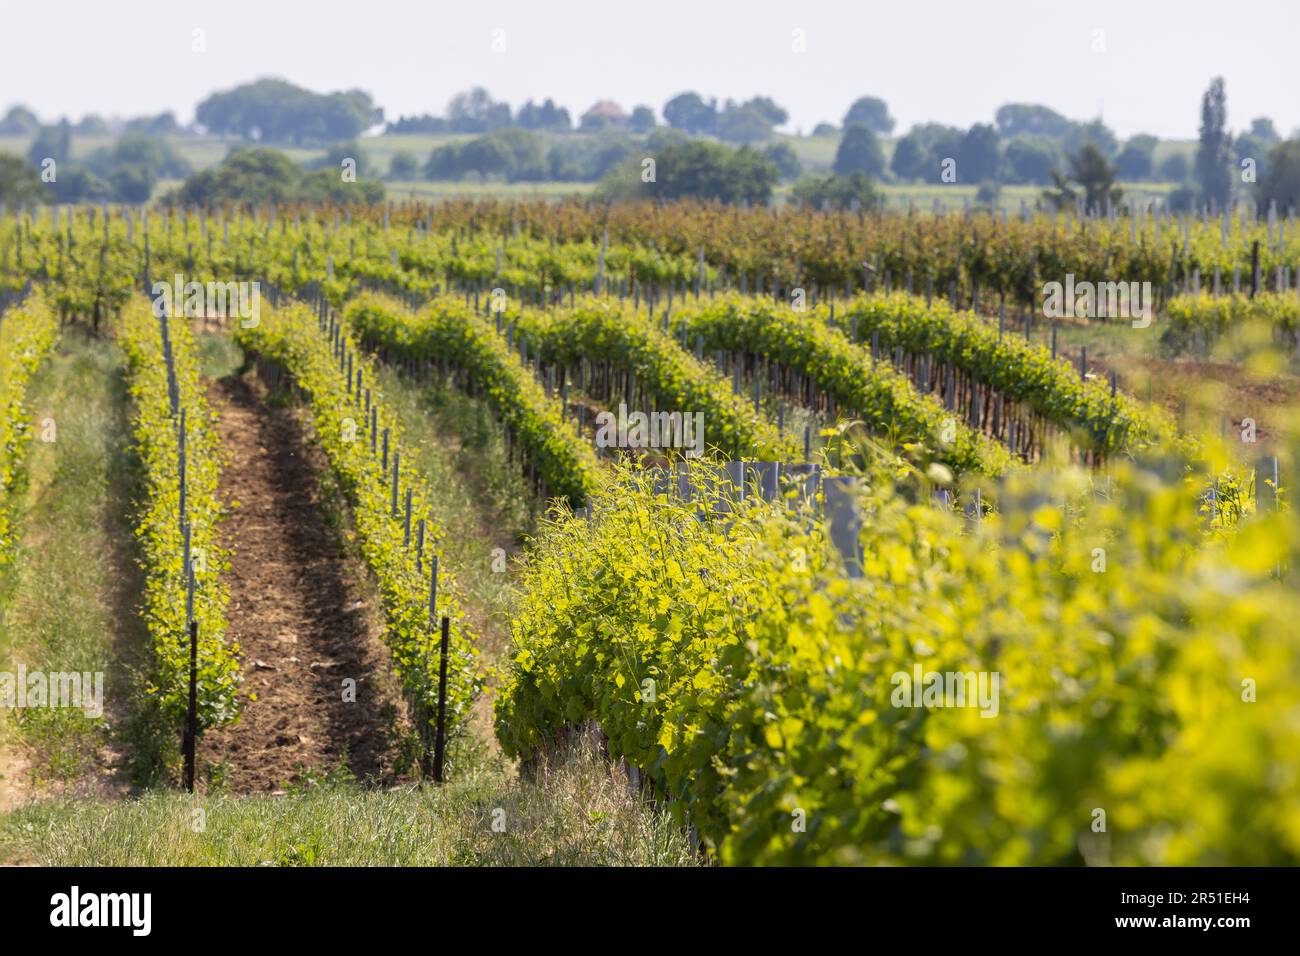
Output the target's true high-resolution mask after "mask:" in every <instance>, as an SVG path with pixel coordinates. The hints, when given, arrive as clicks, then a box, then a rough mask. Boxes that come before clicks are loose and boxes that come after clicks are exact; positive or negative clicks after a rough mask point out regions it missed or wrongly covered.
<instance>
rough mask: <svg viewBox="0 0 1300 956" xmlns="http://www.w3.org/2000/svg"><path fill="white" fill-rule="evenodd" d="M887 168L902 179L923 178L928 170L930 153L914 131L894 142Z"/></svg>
mask: <svg viewBox="0 0 1300 956" xmlns="http://www.w3.org/2000/svg"><path fill="white" fill-rule="evenodd" d="M889 169H890V171H891V172H893V174H894V175H895V176H897V177H898V178H899V179H902V180H917V179H925V177H926V175H927V174H928V173H929V171H930V153H929V151H928V150H926V148H925V146H924V145H922V143H921V138H920V137H919V136H917V135H916V134H915V133H908V134H907V135H906V136H904V137H903V138H901V139H900V140H899V141H898V142H897V143H895V144H894V155H893V157H892V158H891V159H890V160H889Z"/></svg>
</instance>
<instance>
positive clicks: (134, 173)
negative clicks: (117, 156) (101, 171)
mask: <svg viewBox="0 0 1300 956" xmlns="http://www.w3.org/2000/svg"><path fill="white" fill-rule="evenodd" d="M155 183H157V179H156V178H155V177H154V176H153V174H152V173H150V171H149V169H148V168H147V167H144V166H121V167H119V168H117V169H115V170H113V171H112V172H111V173H109V175H108V185H109V186H110V187H111V188H112V190H113V198H114V199H116V200H117V201H118V202H125V203H133V204H136V205H139V204H140V203H145V202H148V201H149V197H150V196H152V195H153V187H154V184H155Z"/></svg>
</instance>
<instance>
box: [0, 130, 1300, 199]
mask: <svg viewBox="0 0 1300 956" xmlns="http://www.w3.org/2000/svg"><path fill="white" fill-rule="evenodd" d="M0 181H2V180H0ZM1257 197H1258V202H1259V208H1260V209H1268V207H1269V204H1270V203H1276V204H1277V208H1278V210H1279V211H1280V212H1283V213H1289V212H1290V211H1291V210H1293V209H1294V210H1297V211H1300V138H1297V139H1291V140H1287V141H1286V142H1284V143H1278V144H1277V145H1275V146H1274V147H1273V148H1272V149H1271V150H1270V151H1269V154H1268V173H1267V175H1265V176H1263V177H1262V178H1261V179H1260V180H1259V186H1258V189H1257Z"/></svg>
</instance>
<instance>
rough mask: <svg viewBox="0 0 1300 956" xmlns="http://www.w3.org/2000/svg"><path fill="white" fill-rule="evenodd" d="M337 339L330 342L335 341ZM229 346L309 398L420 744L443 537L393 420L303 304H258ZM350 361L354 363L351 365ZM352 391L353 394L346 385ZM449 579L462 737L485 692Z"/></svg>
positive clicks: (429, 702) (430, 689)
mask: <svg viewBox="0 0 1300 956" xmlns="http://www.w3.org/2000/svg"><path fill="white" fill-rule="evenodd" d="M335 336H337V337H335ZM235 337H236V341H237V342H238V343H239V345H240V346H241V347H243V348H244V349H245V350H246V351H249V352H252V353H255V354H257V355H259V356H261V357H263V358H266V359H269V360H272V361H275V362H278V363H280V364H281V365H283V366H284V367H285V368H286V369H287V370H288V372H289V374H290V375H291V376H292V378H293V379H294V380H295V381H296V382H297V384H298V385H299V387H301V388H302V389H303V391H304V392H305V393H306V395H307V398H308V402H309V407H310V411H311V418H312V423H313V425H314V427H315V430H316V433H317V435H318V436H319V437H320V441H321V447H322V448H324V450H325V453H326V455H327V456H328V457H329V460H330V464H331V466H332V468H333V470H334V473H335V475H336V476H337V477H338V479H339V482H340V484H341V485H342V486H343V490H344V494H345V495H346V496H347V498H348V500H349V503H350V504H351V505H352V509H353V519H354V522H355V525H356V529H357V534H358V537H359V539H360V544H361V551H362V555H363V557H364V560H365V563H366V565H367V566H368V567H369V568H370V569H371V571H372V572H374V574H375V577H376V579H377V581H378V584H379V589H380V593H381V595H382V598H383V608H384V617H385V621H386V624H387V627H386V632H385V640H386V641H387V643H388V646H389V648H390V649H391V651H392V655H393V667H394V670H395V672H396V673H397V676H398V678H399V679H400V680H401V682H402V686H403V688H404V690H405V692H406V694H407V696H408V699H409V700H410V701H411V703H412V705H413V708H414V710H415V712H416V717H417V723H418V725H419V729H420V732H421V734H422V735H424V736H425V737H426V739H428V737H429V736H430V735H431V732H432V726H433V721H434V718H435V715H436V712H437V705H438V677H439V661H440V653H439V635H438V633H437V628H436V617H434V616H431V615H430V609H429V597H430V584H431V580H430V579H431V563H432V559H433V557H434V556H439V557H440V556H441V554H442V551H443V543H444V540H445V532H444V529H443V528H442V527H441V526H440V525H439V524H438V522H437V521H436V520H435V517H434V513H433V510H432V508H431V507H430V505H429V501H430V500H431V495H430V493H429V490H428V488H427V487H426V486H425V484H424V481H423V480H422V478H421V477H420V476H419V474H418V473H417V472H416V470H415V468H414V467H413V465H412V463H411V460H410V455H409V454H402V455H400V460H398V459H397V458H396V457H395V456H396V455H397V454H398V453H400V452H401V451H403V450H404V449H405V447H406V440H405V437H404V435H403V432H402V429H401V427H400V425H399V424H398V421H397V419H396V416H394V415H393V414H392V412H391V410H390V409H389V408H388V407H387V406H386V404H385V400H384V397H383V394H382V393H381V392H380V390H379V389H378V387H377V384H378V383H377V381H376V376H375V370H374V366H373V364H372V363H371V362H370V361H369V360H367V359H365V358H363V357H362V356H361V354H360V353H359V352H358V351H357V349H356V345H355V343H354V342H353V341H352V339H351V337H350V335H349V334H348V332H347V331H346V330H345V329H344V328H342V327H341V326H331V327H330V328H329V329H328V330H326V329H325V328H324V326H323V323H322V321H321V320H320V319H319V318H318V317H317V316H316V315H313V314H312V311H311V310H310V309H309V308H308V307H307V306H305V305H301V304H292V305H288V306H286V307H284V308H280V309H274V310H273V309H270V308H268V307H266V306H265V305H263V307H262V314H261V319H260V321H259V322H258V323H257V324H256V325H255V326H254V327H251V328H244V327H242V326H241V327H240V328H238V329H237V330H236V333H235ZM343 356H350V358H351V361H352V363H353V365H352V366H349V365H348V359H347V358H343ZM349 367H351V368H354V369H355V370H357V371H359V372H360V373H361V375H362V381H363V382H364V383H366V384H365V385H364V386H363V387H364V388H366V389H368V390H369V395H370V406H371V408H372V409H373V410H374V412H375V415H376V421H377V423H378V424H377V426H376V427H377V429H378V432H379V433H382V432H383V431H384V430H385V429H387V431H388V435H389V440H388V449H389V458H388V462H387V466H386V467H385V465H384V464H383V462H382V461H381V460H380V459H381V457H382V455H381V454H376V453H374V452H372V448H374V449H376V450H378V449H381V448H382V447H383V444H384V443H383V440H382V438H380V437H379V435H378V434H373V433H372V432H371V427H370V419H369V417H368V416H367V415H366V412H365V408H364V405H363V402H362V398H361V395H362V391H361V390H360V389H357V388H355V383H356V378H355V376H354V377H352V378H350V379H349V378H348V377H346V375H347V373H346V371H345V370H346V369H348V368H349ZM350 382H351V383H352V386H353V387H352V388H350V387H349V383H350ZM394 461H397V473H398V487H399V495H398V501H397V513H396V515H395V514H394V510H393V498H392V485H393V470H394V469H393V464H394ZM408 489H409V491H410V495H411V523H410V529H411V537H410V540H409V542H407V540H406V525H405V496H406V493H407V491H408ZM421 520H423V521H424V523H425V538H424V547H423V554H422V555H418V554H417V550H418V537H417V528H418V526H419V522H420V521H421ZM461 603H462V602H461V594H460V589H459V587H458V586H457V583H456V577H455V575H454V573H452V571H451V570H450V569H449V568H447V567H446V562H442V566H441V567H440V569H439V578H438V592H437V616H442V615H446V616H447V617H449V618H450V619H451V634H452V643H451V652H452V656H451V659H450V660H449V662H448V695H447V718H448V727H449V729H450V730H452V731H455V730H457V729H460V728H461V726H462V724H463V722H464V719H465V718H466V717H468V715H469V712H470V709H471V707H472V705H473V702H474V698H475V697H476V696H477V695H478V693H479V690H480V688H481V686H482V675H481V673H480V670H479V667H478V662H477V650H476V647H475V643H476V641H475V635H474V634H473V632H472V630H471V628H470V626H469V622H468V621H467V620H466V618H465V615H464V612H463V610H462V606H461Z"/></svg>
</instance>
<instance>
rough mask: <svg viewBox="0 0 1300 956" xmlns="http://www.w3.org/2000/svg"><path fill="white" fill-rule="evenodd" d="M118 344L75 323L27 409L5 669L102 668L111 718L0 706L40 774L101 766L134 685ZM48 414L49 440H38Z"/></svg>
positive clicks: (59, 777)
mask: <svg viewBox="0 0 1300 956" xmlns="http://www.w3.org/2000/svg"><path fill="white" fill-rule="evenodd" d="M121 362H122V357H121V353H120V352H119V351H118V349H117V347H116V346H115V345H114V344H112V343H111V342H109V341H107V340H104V339H93V338H91V337H89V336H88V335H86V334H85V333H84V332H83V331H82V330H81V329H80V328H79V327H76V326H73V327H70V328H68V329H67V330H66V331H65V333H64V338H63V343H62V346H61V348H60V350H59V352H58V354H57V355H55V356H54V357H53V358H52V360H51V361H50V362H49V363H48V364H47V366H46V367H45V368H44V369H43V370H42V371H41V372H40V373H39V375H38V378H37V379H36V382H35V389H34V392H33V396H32V402H31V407H32V410H33V413H34V417H35V419H36V423H37V435H38V439H37V440H36V441H34V442H33V443H32V446H31V455H30V460H29V469H30V471H29V474H30V481H29V485H28V489H27V493H26V496H25V501H24V504H23V510H22V512H21V514H20V518H19V521H20V527H21V531H22V537H21V540H20V543H19V548H18V553H17V559H16V561H15V563H14V566H13V568H12V569H11V570H10V572H9V574H8V580H7V581H6V582H5V587H4V592H5V593H4V596H3V598H2V599H0V600H3V604H4V608H5V612H4V614H3V621H2V622H0V669H3V670H7V671H13V670H14V669H15V667H16V666H17V664H18V663H20V662H21V663H23V664H25V665H26V667H27V668H28V670H29V671H31V670H36V669H39V670H43V671H64V672H71V671H76V672H92V673H94V672H101V673H104V674H105V678H104V698H105V699H104V704H105V711H106V717H107V719H100V718H93V717H88V716H86V715H85V714H84V713H83V712H82V711H81V710H80V709H73V708H31V709H27V710H20V711H15V712H12V713H10V712H0V731H7V733H9V734H11V735H16V736H17V737H18V738H19V739H20V740H21V741H22V743H23V744H24V745H25V747H26V748H28V749H29V750H30V751H31V752H32V757H33V759H32V760H31V765H32V768H33V772H34V774H35V775H36V777H37V782H40V781H45V780H53V781H59V782H62V783H71V782H73V781H75V780H76V779H77V778H78V777H80V776H82V775H84V774H87V773H89V772H92V771H94V770H96V769H97V765H98V764H99V763H100V762H101V758H102V754H101V750H102V746H103V745H104V744H105V743H107V742H108V740H109V739H110V736H111V729H112V727H113V725H114V723H115V722H116V721H117V720H118V719H122V718H125V717H127V716H128V710H129V708H127V707H125V706H123V705H124V703H125V702H126V701H127V700H129V699H130V698H131V697H132V696H133V695H134V694H135V693H137V692H138V690H139V688H138V687H136V686H135V685H136V679H135V678H134V677H133V676H132V675H131V674H129V673H128V671H127V669H126V668H125V667H124V666H123V665H126V664H131V663H132V662H133V655H132V654H131V652H130V649H129V648H128V647H126V646H120V645H119V643H118V642H119V640H121V639H123V638H128V637H129V636H130V635H132V634H133V633H134V616H133V613H132V608H131V600H132V597H131V593H130V585H131V582H132V581H133V580H134V574H133V567H132V564H131V552H130V541H131V537H130V528H129V523H128V522H129V518H128V509H129V501H130V492H131V487H130V482H131V475H132V473H133V472H132V469H131V466H130V464H129V460H128V456H129V444H128V440H127V434H128V426H127V419H126V394H125V386H124V384H123V380H122V378H121V375H120V370H121ZM47 419H49V420H52V422H53V427H54V429H55V431H54V432H53V437H54V439H55V440H54V441H53V442H45V441H41V440H40V435H41V431H42V428H43V425H42V423H43V422H45V421H46V420H47Z"/></svg>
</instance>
